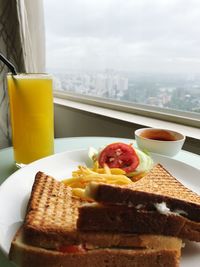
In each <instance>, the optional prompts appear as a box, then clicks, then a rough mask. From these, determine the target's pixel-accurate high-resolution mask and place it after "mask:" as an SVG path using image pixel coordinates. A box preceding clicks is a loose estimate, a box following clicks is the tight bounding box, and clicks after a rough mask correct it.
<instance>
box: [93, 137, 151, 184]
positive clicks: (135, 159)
mask: <svg viewBox="0 0 200 267" xmlns="http://www.w3.org/2000/svg"><path fill="white" fill-rule="evenodd" d="M88 154H89V157H90V158H91V160H92V161H93V164H98V165H99V166H100V167H103V166H105V165H107V166H108V167H110V169H112V168H119V169H121V170H124V171H125V175H126V176H127V177H129V178H131V179H132V180H133V181H135V180H138V179H140V178H142V177H143V176H144V175H145V174H146V173H148V172H149V171H150V170H151V168H152V167H153V160H152V158H151V157H150V155H148V154H147V153H144V152H143V151H141V150H139V149H136V148H134V147H133V145H132V144H125V143H119V142H118V143H112V144H109V145H107V146H106V147H104V148H103V149H100V150H99V151H98V150H96V149H95V148H93V147H91V148H90V149H89V153H88Z"/></svg>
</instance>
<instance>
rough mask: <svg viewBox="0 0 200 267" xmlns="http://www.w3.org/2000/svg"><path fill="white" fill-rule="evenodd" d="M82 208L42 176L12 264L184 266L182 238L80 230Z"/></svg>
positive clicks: (27, 266) (13, 248)
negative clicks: (78, 220)
mask: <svg viewBox="0 0 200 267" xmlns="http://www.w3.org/2000/svg"><path fill="white" fill-rule="evenodd" d="M82 204H83V202H82V201H81V200H80V199H78V198H74V197H73V196H72V191H71V188H69V187H67V186H66V185H65V184H64V183H62V182H59V181H57V180H55V179H54V178H53V177H51V176H48V175H45V174H44V173H41V172H39V173H37V175H36V178H35V182H34V184H33V187H32V192H31V197H30V200H29V203H28V207H27V213H26V217H25V220H24V224H23V225H22V227H21V228H20V229H19V231H18V232H17V234H16V235H15V237H14V239H13V241H12V244H11V248H10V252H9V258H10V260H12V261H14V262H15V263H17V264H19V265H20V266H22V267H36V266H37V267H47V266H48V267H60V266H62V267H68V266H70V267H75V266H76V267H77V266H80V267H82V266H84V267H91V266H93V267H108V266H109V267H115V266H118V267H125V266H129V267H139V266H144V267H150V266H151V267H154V266H155V267H159V266H163V267H164V266H166V267H177V266H179V258H180V251H181V246H182V241H181V239H179V238H176V237H167V236H162V235H145V234H140V235H138V234H135V233H123V232H121V233H120V232H115V231H95V232H94V231H89V232H86V231H80V230H78V229H77V219H78V214H79V207H80V205H82Z"/></svg>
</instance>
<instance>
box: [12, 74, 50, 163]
mask: <svg viewBox="0 0 200 267" xmlns="http://www.w3.org/2000/svg"><path fill="white" fill-rule="evenodd" d="M7 82H8V93H9V100H10V113H11V126H12V141H13V148H14V157H15V161H16V163H18V164H21V163H23V164H27V163H30V162H32V161H34V160H37V159H40V158H42V157H45V156H48V155H51V154H53V152H54V130H53V129H54V123H53V93H52V78H51V76H50V75H47V74H19V75H15V76H12V75H9V74H8V76H7Z"/></svg>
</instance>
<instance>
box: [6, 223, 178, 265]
mask: <svg viewBox="0 0 200 267" xmlns="http://www.w3.org/2000/svg"><path fill="white" fill-rule="evenodd" d="M23 236H24V232H23V228H22V229H20V230H19V231H18V233H17V234H16V236H15V238H14V240H13V242H12V245H11V249H10V254H9V257H10V260H12V261H13V262H15V263H16V264H18V265H19V266H21V267H36V266H37V267H61V266H62V267H77V266H79V267H91V266H92V267H126V266H129V267H141V266H142V267H160V266H162V267H178V266H179V256H180V247H181V242H180V241H179V242H177V243H176V246H172V247H170V246H169V247H168V248H160V249H159V248H158V249H143V248H140V249H126V248H124V249H123V248H93V249H90V250H85V251H82V252H80V253H78V252H77V253H63V252H59V251H56V250H50V249H44V248H40V247H36V246H31V245H29V244H26V243H25V241H24V237H23Z"/></svg>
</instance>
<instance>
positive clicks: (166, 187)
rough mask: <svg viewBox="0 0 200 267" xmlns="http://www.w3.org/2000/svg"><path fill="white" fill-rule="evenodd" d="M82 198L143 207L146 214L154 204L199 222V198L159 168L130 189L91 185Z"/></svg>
mask: <svg viewBox="0 0 200 267" xmlns="http://www.w3.org/2000/svg"><path fill="white" fill-rule="evenodd" d="M86 195H87V197H89V198H92V199H94V200H95V201H97V202H101V203H106V204H120V205H126V206H137V205H143V208H144V209H146V210H151V209H155V206H154V204H156V203H165V204H166V205H167V207H168V208H169V209H170V211H172V212H179V213H180V214H181V215H182V216H185V217H187V218H188V219H190V220H192V221H195V222H200V196H199V195H198V194H196V193H194V192H193V191H191V190H190V189H188V188H186V187H185V186H184V185H183V184H181V183H180V182H179V181H178V180H177V179H176V178H175V177H173V176H172V175H171V174H170V173H169V172H168V171H167V170H166V169H165V168H164V167H163V166H162V165H161V164H157V165H156V166H154V168H153V169H152V171H150V172H149V174H147V175H146V176H145V177H143V178H142V179H140V180H139V181H137V182H135V183H133V184H131V185H126V186H114V185H109V184H97V183H91V184H90V185H88V186H87V188H86Z"/></svg>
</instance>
